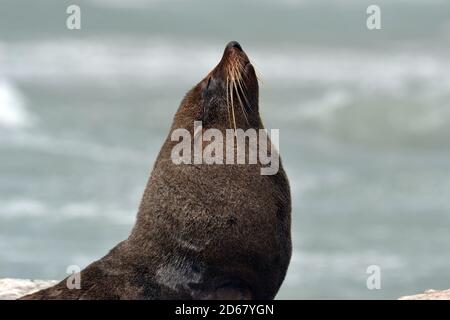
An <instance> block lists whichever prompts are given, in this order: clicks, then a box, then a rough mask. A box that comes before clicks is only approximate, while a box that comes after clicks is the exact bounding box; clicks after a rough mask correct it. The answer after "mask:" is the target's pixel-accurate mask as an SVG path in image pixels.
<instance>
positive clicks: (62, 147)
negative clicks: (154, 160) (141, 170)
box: [0, 132, 151, 164]
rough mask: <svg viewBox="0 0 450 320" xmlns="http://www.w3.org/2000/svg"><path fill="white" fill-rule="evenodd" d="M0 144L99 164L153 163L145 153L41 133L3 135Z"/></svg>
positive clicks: (0, 137)
mask: <svg viewBox="0 0 450 320" xmlns="http://www.w3.org/2000/svg"><path fill="white" fill-rule="evenodd" d="M0 142H1V144H2V145H3V146H6V145H9V146H13V147H25V148H27V149H35V150H39V151H43V152H47V153H50V154H56V155H63V156H70V157H80V158H85V159H89V160H92V161H98V162H107V163H114V162H116V163H124V162H125V163H129V164H131V163H134V164H144V163H145V164H146V163H148V162H149V161H151V159H149V155H148V154H146V153H145V152H139V151H135V150H132V149H127V148H122V147H113V146H106V145H102V144H99V143H94V142H89V141H80V140H70V139H63V138H59V137H53V136H48V135H45V134H40V133H31V132H20V133H15V134H14V135H2V136H0Z"/></svg>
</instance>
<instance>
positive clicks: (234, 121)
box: [230, 83, 237, 134]
mask: <svg viewBox="0 0 450 320" xmlns="http://www.w3.org/2000/svg"><path fill="white" fill-rule="evenodd" d="M230 100H231V114H232V115H233V124H234V134H236V131H237V127H236V117H235V115H234V103H233V88H232V87H231V83H230Z"/></svg>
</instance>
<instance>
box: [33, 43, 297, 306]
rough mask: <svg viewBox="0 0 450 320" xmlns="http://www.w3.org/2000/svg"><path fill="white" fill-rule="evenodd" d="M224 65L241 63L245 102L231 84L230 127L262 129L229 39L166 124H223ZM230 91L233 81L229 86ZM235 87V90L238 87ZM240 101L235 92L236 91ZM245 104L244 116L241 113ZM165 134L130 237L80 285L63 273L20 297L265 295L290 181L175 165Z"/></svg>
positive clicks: (246, 168) (273, 273) (284, 225)
mask: <svg viewBox="0 0 450 320" xmlns="http://www.w3.org/2000/svg"><path fill="white" fill-rule="evenodd" d="M230 66H235V67H236V66H237V67H238V68H239V70H241V71H240V74H239V76H240V77H241V81H242V84H243V85H244V92H240V94H241V96H240V97H241V98H244V97H243V94H245V99H246V102H244V103H242V101H241V102H240V101H239V99H238V98H237V96H236V94H239V92H234V101H233V102H234V107H235V110H234V111H235V121H234V122H235V124H236V126H237V127H238V128H242V129H246V128H255V129H259V128H263V124H262V122H261V120H260V117H259V111H258V81H257V79H256V75H255V71H254V69H253V66H252V65H251V64H250V63H249V62H248V58H247V56H246V55H245V53H244V52H243V51H242V49H241V48H240V46H239V45H238V44H237V43H236V42H232V43H230V44H229V45H228V46H227V48H226V49H225V52H224V56H223V58H222V60H221V62H220V63H219V65H218V66H217V67H216V68H215V69H214V70H213V71H211V72H210V73H209V74H208V75H207V76H206V77H205V78H204V79H203V80H202V81H201V82H200V83H199V84H197V85H196V86H195V87H194V88H193V89H192V90H191V91H189V92H188V93H187V95H186V96H185V98H184V99H183V101H182V102H181V105H180V107H179V109H178V111H177V113H176V115H175V118H174V122H173V124H172V128H171V130H170V132H172V131H173V130H174V129H177V128H186V129H188V130H189V131H190V132H191V133H192V131H193V122H194V120H202V121H203V127H204V130H205V129H207V128H208V127H214V128H218V129H220V130H222V131H224V130H225V129H226V128H233V126H234V123H233V120H232V119H231V117H230V112H229V111H230V110H229V109H227V102H226V100H227V94H229V93H230V92H227V90H228V89H227V86H226V83H227V78H228V77H229V76H230V74H229V73H230V71H229V70H230V69H229V67H230ZM232 90H234V89H232ZM236 90H239V88H238V87H237V86H236ZM241 100H242V99H241ZM244 111H245V113H246V117H247V119H246V117H245V116H244ZM176 143H177V142H172V141H171V139H170V134H169V136H168V138H167V139H166V141H165V143H164V145H163V146H162V148H161V151H160V153H159V155H158V158H157V160H156V163H155V165H154V168H153V172H152V174H151V177H150V179H149V182H148V184H147V187H146V189H145V192H144V195H143V198H142V202H141V204H140V208H139V213H138V216H137V222H136V224H135V226H134V228H133V230H132V232H131V235H130V236H129V238H128V239H127V240H125V241H123V242H121V243H120V244H118V245H117V246H116V247H115V248H113V249H112V250H111V251H110V252H109V253H108V254H107V255H106V256H105V257H103V258H102V259H100V260H98V261H96V262H93V263H92V264H90V265H89V266H88V267H86V268H85V269H84V270H83V271H82V272H81V289H80V290H77V289H72V290H69V289H67V287H66V281H62V282H60V283H59V284H57V285H55V286H54V287H51V288H49V289H46V290H42V291H39V292H37V293H35V294H32V295H29V296H26V297H25V298H24V299H273V298H274V297H275V295H276V293H277V291H278V289H279V287H280V286H281V283H282V281H283V279H284V277H285V274H286V270H287V268H288V264H289V260H290V256H291V240H290V212H291V199H290V191H289V184H288V180H287V177H286V175H285V172H284V170H283V168H282V166H281V164H280V170H279V171H278V173H277V174H275V175H266V176H264V175H261V174H260V168H261V165H260V164H254V165H206V164H203V165H185V164H181V165H175V164H173V163H172V161H171V158H170V155H171V150H172V147H173V146H174V145H175V144H176Z"/></svg>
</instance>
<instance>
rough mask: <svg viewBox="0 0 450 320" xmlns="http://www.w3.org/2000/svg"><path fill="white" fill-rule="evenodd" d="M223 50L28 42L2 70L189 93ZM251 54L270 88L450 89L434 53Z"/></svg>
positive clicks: (12, 48)
mask: <svg viewBox="0 0 450 320" xmlns="http://www.w3.org/2000/svg"><path fill="white" fill-rule="evenodd" d="M223 45H224V44H205V43H203V42H195V41H191V42H187V41H184V40H172V41H171V40H167V39H166V40H164V39H162V38H152V39H145V40H143V39H136V40H130V39H128V40H124V39H122V40H119V39H114V41H113V40H108V39H106V40H105V39H90V40H83V41H81V40H79V41H75V40H61V39H58V40H56V39H55V40H52V41H44V42H22V43H15V44H8V45H5V44H3V47H2V50H0V68H1V69H3V70H4V73H5V74H6V75H7V76H8V77H11V78H13V79H19V80H31V81H33V80H39V81H46V82H50V83H51V84H52V85H68V84H75V83H77V82H79V83H86V81H89V82H90V83H95V84H98V85H120V86H124V85H127V83H129V84H130V85H133V86H134V85H136V83H138V84H139V83H141V84H142V85H145V86H147V87H150V86H161V85H162V86H167V85H182V86H185V85H189V86H191V85H192V84H193V83H195V82H197V81H199V80H200V79H201V78H202V77H203V76H204V75H205V74H206V73H207V72H208V71H209V70H211V69H212V68H213V67H214V66H215V65H216V64H217V62H218V61H219V59H220V57H221V55H222V50H223ZM0 46H1V43H0ZM246 51H247V52H248V54H249V56H250V58H251V60H252V62H253V63H254V65H256V67H257V69H258V70H259V71H260V73H261V74H262V75H263V76H262V78H263V80H264V83H267V84H268V85H269V86H278V87H284V88H291V87H304V86H311V85H317V86H338V87H342V86H350V87H352V90H357V91H360V92H364V93H366V94H373V93H376V94H380V93H382V94H384V93H386V94H389V95H396V96H403V95H405V94H410V93H414V94H440V95H442V94H445V93H446V92H447V91H448V90H447V88H448V86H449V85H450V60H449V59H448V58H447V56H446V54H445V52H434V51H432V50H431V49H430V50H429V51H422V52H419V51H411V49H410V48H404V49H398V48H395V49H391V50H386V51H385V52H380V51H378V52H375V51H368V50H356V49H346V50H340V49H336V48H323V47H312V48H311V47H309V48H307V47H297V46H287V47H282V46H281V47H280V46H277V49H276V50H274V49H271V48H265V47H249V48H246ZM124 79H127V81H124ZM133 80H135V81H133Z"/></svg>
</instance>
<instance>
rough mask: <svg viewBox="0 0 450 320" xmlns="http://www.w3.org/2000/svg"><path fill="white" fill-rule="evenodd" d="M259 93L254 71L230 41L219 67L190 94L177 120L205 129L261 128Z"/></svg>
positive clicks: (235, 44)
mask: <svg viewBox="0 0 450 320" xmlns="http://www.w3.org/2000/svg"><path fill="white" fill-rule="evenodd" d="M258 91H259V89H258V79H257V77H256V73H255V69H254V68H253V66H252V64H251V63H250V60H249V58H248V57H247V55H246V53H245V52H244V50H242V47H241V45H240V44H239V43H238V42H236V41H231V42H230V43H228V44H227V46H226V47H225V51H224V53H223V56H222V59H221V60H220V62H219V64H218V65H217V66H216V67H215V68H214V69H213V70H212V71H211V72H209V73H208V75H207V76H206V77H205V78H203V80H202V81H200V82H199V83H198V84H197V85H196V86H195V87H194V88H192V90H191V91H189V92H188V93H187V95H186V97H185V99H184V100H183V102H182V103H181V108H180V110H179V112H178V113H181V114H180V115H179V116H178V117H177V118H178V119H179V120H187V118H190V119H189V120H190V121H189V122H190V123H192V121H193V120H196V121H202V122H203V126H204V127H216V128H232V129H236V128H242V129H245V128H258V127H260V126H261V124H260V123H261V122H260V118H259V114H258ZM188 115H191V116H192V117H189V116H188ZM192 118H194V119H192ZM177 122H178V123H180V121H177ZM183 122H185V121H183ZM185 124H186V125H187V123H185Z"/></svg>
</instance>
